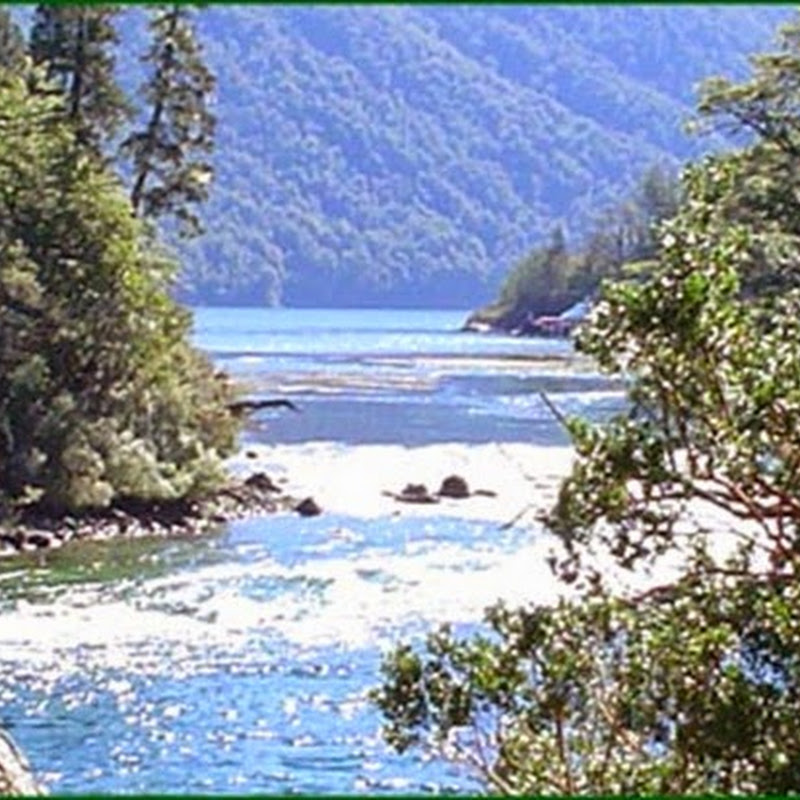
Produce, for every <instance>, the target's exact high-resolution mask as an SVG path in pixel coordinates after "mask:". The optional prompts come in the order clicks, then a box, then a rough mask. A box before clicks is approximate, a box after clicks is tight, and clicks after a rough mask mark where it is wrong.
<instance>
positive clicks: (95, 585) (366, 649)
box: [0, 309, 620, 793]
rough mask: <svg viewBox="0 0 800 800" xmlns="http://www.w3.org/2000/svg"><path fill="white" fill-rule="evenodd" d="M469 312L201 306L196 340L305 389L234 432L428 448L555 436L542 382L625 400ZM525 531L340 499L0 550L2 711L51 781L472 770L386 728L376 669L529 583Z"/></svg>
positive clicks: (207, 788) (179, 788) (403, 778)
mask: <svg viewBox="0 0 800 800" xmlns="http://www.w3.org/2000/svg"><path fill="white" fill-rule="evenodd" d="M462 320H463V315H462V314H455V313H453V312H446V313H438V312H437V313H432V312H408V311H402V312H397V311H310V310H304V311H287V310H281V311H274V310H268V311H267V310H253V309H249V310H248V309H200V310H198V312H197V315H196V329H195V340H196V342H197V343H198V344H199V345H200V346H201V347H202V348H204V349H205V350H207V351H208V352H209V353H210V354H211V355H212V357H213V358H214V360H215V361H216V362H217V363H218V364H219V366H221V367H223V368H224V369H226V370H227V371H229V372H230V373H231V374H233V375H235V376H236V378H237V379H240V380H243V381H245V383H246V384H247V386H248V390H249V392H250V393H251V394H252V395H255V396H264V397H287V398H290V399H292V400H293V402H295V403H296V404H297V405H298V406H299V407H300V408H301V412H300V413H291V412H289V411H285V410H284V411H280V412H262V413H260V414H257V415H256V417H255V418H254V420H253V421H252V424H251V425H250V426H249V427H248V430H247V431H246V433H245V435H244V446H245V447H252V446H256V445H263V444H269V445H275V444H281V443H283V444H286V445H291V446H296V445H297V443H311V445H310V446H314V443H316V442H329V443H338V444H339V445H340V446H345V447H347V448H352V450H351V451H349V452H352V453H354V454H355V453H356V452H357V448H363V447H368V446H374V445H380V444H395V445H403V446H408V447H422V446H425V450H424V452H425V453H426V454H427V455H426V458H430V457H433V458H435V456H436V448H431V447H430V445H438V444H442V446H444V443H449V444H448V447H450V449H451V451H452V447H453V443H458V446H459V447H463V448H465V452H466V451H467V450H468V449H469V448H471V447H477V446H485V445H486V443H492V442H495V443H500V446H502V444H503V443H526V444H528V445H531V446H532V447H535V448H539V449H537V450H536V451H535V452H536V453H537V454H540V455H541V457H542V458H543V459H545V460H546V459H547V453H548V449H549V448H554V447H558V446H562V447H563V445H565V444H566V439H565V436H564V432H563V431H562V430H561V428H560V426H559V425H558V423H557V422H556V421H555V420H554V419H553V417H552V414H551V413H550V411H549V410H548V408H547V406H546V404H545V403H544V401H543V400H542V398H541V396H540V394H539V393H540V392H546V393H547V395H548V397H550V398H551V399H552V400H553V402H555V403H556V404H557V405H558V407H559V408H561V409H562V410H563V411H565V412H568V413H580V414H584V415H587V416H589V417H590V418H599V417H602V416H604V415H606V414H608V413H609V412H611V411H613V410H615V409H616V408H618V407H619V404H620V395H619V391H618V387H615V386H611V385H609V384H608V383H607V382H606V381H604V380H602V379H601V378H599V377H598V376H597V375H595V374H593V373H592V372H591V371H590V370H588V369H587V368H586V365H582V364H580V363H578V362H576V361H575V360H574V358H573V357H572V353H571V347H570V345H569V343H568V342H564V341H556V340H532V339H527V340H523V339H514V338H511V337H503V336H479V335H474V334H465V333H459V332H458V331H457V329H458V326H459V324H460V323H461V321H462ZM277 452H279V450H278V451H277ZM314 452H316V451H314ZM319 452H321V453H324V452H326V451H325V450H324V449H322V450H320V451H319ZM388 452H391V451H390V450H387V453H388ZM420 452H422V451H420ZM431 454H433V455H431ZM391 467H392V465H391V464H386V465H385V468H386V470H387V474H390V473H391ZM402 477H404V476H398V480H400V478H402ZM485 477H486V480H487V481H489V482H491V479H492V475H487V476H485ZM494 477H495V479H498V476H497V475H495V476H494ZM352 478H353V481H358V475H353V476H352ZM538 535H540V532H539V531H537V529H536V528H535V526H531V525H526V526H516V527H510V528H503V527H502V526H501V525H499V524H498V523H497V521H496V520H490V519H485V520H481V519H461V518H458V517H453V516H452V515H451V516H444V515H442V516H437V515H436V514H434V515H433V516H431V515H428V516H426V517H424V518H422V517H418V516H414V515H413V514H411V515H400V516H396V515H393V514H384V515H378V516H375V515H374V514H366V513H363V512H362V511H360V510H359V508H358V507H354V508H353V510H352V512H350V513H347V514H341V513H325V514H323V515H321V516H319V517H316V518H310V519H303V518H300V517H297V516H294V515H288V514H281V515H275V516H271V517H265V518H261V519H256V520H249V521H243V522H237V523H233V524H230V525H226V526H222V527H221V528H220V529H219V530H217V531H215V532H213V533H211V534H209V535H207V536H205V537H203V538H199V539H198V538H195V539H178V540H170V541H164V540H152V539H151V540H147V539H145V540H138V541H129V542H114V543H110V544H109V543H96V544H83V545H80V546H79V547H67V548H65V549H63V550H62V551H60V552H56V553H52V554H49V555H48V556H47V557H46V558H44V559H39V558H37V557H33V556H32V557H31V558H30V559H26V560H25V561H23V562H22V563H20V562H19V561H17V562H15V563H10V562H9V563H5V564H0V611H1V612H2V616H0V722H1V723H2V724H4V725H6V726H7V727H8V728H9V729H11V731H12V732H13V734H14V736H15V738H16V739H17V740H18V741H19V743H20V744H21V745H22V747H23V749H24V750H25V751H26V752H27V754H28V755H29V757H30V759H31V761H32V762H33V764H34V765H35V768H36V770H37V772H38V774H39V775H40V776H41V777H42V778H43V779H44V781H45V782H46V783H47V784H48V785H49V787H50V789H51V790H52V791H56V792H83V793H86V792H179V793H189V792H213V793H225V792H236V793H247V792H254V793H255V792H258V793H265V792H280V793H287V792H313V793H337V792H338V793H342V792H347V793H351V792H360V791H364V792H369V793H378V792H395V793H396V792H405V793H431V792H441V791H447V792H459V791H475V790H476V788H479V787H478V785H477V784H475V783H474V782H472V779H471V778H470V777H469V776H468V775H466V774H464V773H463V772H458V771H455V770H453V769H452V768H451V767H448V766H447V765H443V764H441V763H439V762H437V761H432V760H427V759H426V758H425V757H424V756H422V755H421V754H418V753H407V754H405V755H403V756H398V755H396V754H394V753H392V752H391V751H390V750H388V749H387V747H386V746H385V745H384V744H383V742H382V741H381V739H380V735H379V726H380V719H379V716H378V714H377V712H376V711H375V709H374V708H373V707H372V706H371V705H370V704H369V702H368V700H367V692H368V691H369V689H370V688H371V687H373V686H375V685H376V684H377V683H378V682H379V679H380V676H379V666H380V659H381V653H382V652H384V651H385V650H387V649H388V648H389V647H390V646H391V645H392V644H393V643H395V642H397V641H398V640H399V639H401V638H412V639H413V638H418V637H421V636H423V635H424V634H425V632H426V631H427V630H428V629H429V628H430V626H431V625H432V624H435V623H436V622H439V621H444V620H451V621H454V622H456V623H458V624H459V626H460V627H462V628H463V629H464V630H465V631H466V630H469V629H470V628H472V627H474V626H475V625H476V624H477V623H478V622H479V620H480V615H481V610H482V609H483V608H484V607H485V606H486V605H487V604H489V603H491V602H493V601H494V600H495V599H497V598H498V597H501V596H502V597H507V598H509V599H510V600H512V601H520V602H521V601H523V600H524V599H526V597H528V596H529V592H530V591H531V590H532V587H533V585H534V584H535V583H536V582H537V580H538V579H537V575H540V574H541V571H542V566H541V564H538V563H536V564H534V563H530V562H529V561H526V560H525V555H526V553H527V551H529V549H530V547H531V545H532V542H535V540H536V537H537V536H538Z"/></svg>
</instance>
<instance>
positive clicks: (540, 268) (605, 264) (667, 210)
mask: <svg viewBox="0 0 800 800" xmlns="http://www.w3.org/2000/svg"><path fill="white" fill-rule="evenodd" d="M679 202H680V189H679V185H678V182H677V180H676V179H674V178H673V177H671V176H670V175H669V174H668V173H667V172H666V171H665V170H664V169H662V168H661V167H659V166H654V167H651V168H650V169H648V170H647V171H646V172H645V173H644V175H643V176H642V178H641V179H640V180H639V183H638V185H637V187H636V189H635V191H634V192H633V193H632V194H631V196H630V197H629V198H628V199H627V200H626V201H625V202H623V203H621V204H619V205H618V206H616V207H615V208H613V209H610V210H608V211H606V212H604V213H603V214H601V215H600V217H599V219H598V220H597V222H596V223H595V228H594V230H593V231H592V232H591V233H590V234H589V236H588V237H587V239H586V241H585V243H584V244H583V246H582V247H581V248H579V249H578V250H577V252H574V253H571V254H570V253H569V252H568V249H567V244H566V241H565V237H564V233H563V230H562V229H561V228H560V227H559V228H556V230H555V231H554V233H553V234H552V240H551V242H550V244H549V245H548V246H546V247H544V248H538V249H536V250H534V251H533V252H531V253H529V254H528V255H527V256H526V257H525V258H523V259H522V260H521V261H519V262H518V263H517V264H516V265H515V266H514V268H513V269H512V270H511V272H510V273H509V274H508V276H507V277H506V279H505V281H504V282H503V284H502V286H501V287H500V293H499V296H498V298H497V300H495V302H494V303H492V304H491V305H490V306H487V307H486V308H484V309H480V310H478V311H476V312H474V314H473V315H472V317H471V319H472V320H473V321H486V322H489V323H490V324H492V325H494V326H497V327H500V328H503V329H506V330H514V329H515V328H518V327H519V326H521V325H524V324H525V322H526V321H527V320H530V318H531V317H536V316H538V315H540V314H556V313H559V312H561V311H563V310H564V309H565V308H567V307H568V306H570V305H572V304H573V303H576V302H578V301H579V300H582V299H584V298H586V297H588V296H591V295H593V294H595V293H596V292H597V290H598V288H599V286H600V284H601V282H602V281H603V280H605V279H614V278H619V277H621V276H622V275H623V274H624V272H625V266H626V264H628V263H639V264H640V268H641V264H642V263H643V262H646V261H647V260H648V259H650V258H652V257H653V256H654V255H655V253H656V251H657V241H656V232H657V230H658V226H659V225H660V224H661V223H662V222H664V221H665V220H667V219H669V218H670V217H672V216H673V215H674V214H675V213H676V212H677V209H678V205H679ZM629 274H630V273H629Z"/></svg>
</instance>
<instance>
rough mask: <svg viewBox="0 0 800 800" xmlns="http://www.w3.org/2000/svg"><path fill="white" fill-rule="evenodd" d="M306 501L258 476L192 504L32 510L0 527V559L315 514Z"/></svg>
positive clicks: (136, 503)
mask: <svg viewBox="0 0 800 800" xmlns="http://www.w3.org/2000/svg"><path fill="white" fill-rule="evenodd" d="M310 500H311V499H310V498H305V499H304V500H298V499H297V498H293V497H290V496H288V495H286V494H284V493H283V490H282V489H281V488H280V487H279V486H276V485H275V484H274V483H273V482H272V480H271V479H270V478H269V477H268V476H267V475H265V474H264V473H263V472H257V473H254V474H251V475H250V476H249V477H247V478H245V479H244V480H235V481H234V480H232V481H231V482H230V483H229V484H228V485H227V486H225V487H223V488H222V489H219V490H217V491H215V492H213V493H211V494H209V495H207V496H205V497H198V498H192V499H184V498H181V499H177V500H162V501H142V500H128V501H121V502H118V503H116V504H115V505H114V506H112V507H110V508H104V509H91V510H87V511H84V512H82V513H73V514H67V515H62V516H54V515H52V514H48V513H46V512H45V511H42V510H41V509H38V508H36V507H35V506H34V507H29V508H27V509H25V510H23V511H21V512H19V513H18V514H17V515H16V517H15V518H14V519H12V520H8V521H5V522H0V558H2V557H13V556H18V555H21V554H23V553H35V552H47V551H50V550H54V549H57V548H59V547H62V546H63V545H65V544H67V543H68V542H72V541H80V540H91V541H103V540H107V539H113V538H119V537H124V538H138V537H143V536H159V537H166V536H187V535H199V534H201V533H203V532H205V531H207V530H209V529H210V528H213V527H214V526H215V525H221V524H223V523H225V522H230V521H233V520H237V519H246V518H249V517H254V516H261V515H264V514H273V513H275V512H278V511H296V512H297V513H299V514H307V513H309V512H311V513H319V508H318V506H316V504H313V505H312V503H313V501H311V502H309V501H310ZM315 509H316V511H315Z"/></svg>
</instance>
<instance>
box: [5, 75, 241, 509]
mask: <svg viewBox="0 0 800 800" xmlns="http://www.w3.org/2000/svg"><path fill="white" fill-rule="evenodd" d="M34 78H35V76H18V75H15V74H13V73H10V72H3V73H1V74H0V120H1V121H0V125H2V136H0V300H2V305H1V306H0V492H1V493H2V497H3V499H4V501H5V503H6V504H8V503H11V504H13V503H15V502H19V501H27V500H29V499H31V498H36V497H38V498H39V499H40V500H41V502H43V503H44V504H46V505H48V506H50V507H52V508H54V509H65V508H81V507H86V506H103V505H107V504H109V503H110V502H112V501H113V500H114V499H116V498H118V497H124V496H138V497H150V498H163V497H175V496H182V495H187V494H192V493H196V492H202V491H205V490H206V489H207V488H208V487H209V486H210V485H212V484H214V483H215V482H216V481H218V480H219V477H220V474H219V462H218V456H219V455H220V454H225V453H227V452H229V451H230V450H231V448H232V446H233V443H234V436H235V425H234V423H233V421H232V420H231V417H230V415H229V414H228V412H227V410H226V408H225V402H226V400H227V397H226V393H227V389H226V386H225V384H224V382H221V381H219V380H216V379H215V377H214V375H213V372H212V369H211V366H210V364H209V363H207V361H206V360H205V359H204V358H203V357H201V356H200V355H199V354H197V353H196V352H194V351H193V350H192V349H191V348H190V347H189V345H188V344H187V336H188V330H189V322H190V321H189V315H188V314H187V313H186V312H183V311H181V310H180V309H179V308H177V307H176V306H175V304H174V303H173V302H172V301H171V300H170V299H169V297H168V295H167V288H168V286H169V282H170V280H171V277H172V275H173V274H174V271H175V268H176V265H175V264H173V263H171V262H170V261H169V260H167V259H166V258H164V257H163V256H162V255H161V254H160V253H159V251H158V249H157V246H156V244H155V242H153V241H152V240H151V239H150V238H149V236H148V235H147V233H146V231H145V229H144V228H143V227H142V224H141V223H140V222H139V221H137V220H136V219H134V218H133V217H132V216H131V208H130V204H129V202H128V200H127V199H126V197H125V195H124V193H123V191H122V188H121V186H120V184H119V182H118V180H117V179H116V178H115V177H114V176H112V175H111V174H109V172H108V170H107V169H106V168H105V167H103V165H102V164H100V163H99V161H98V160H97V159H96V158H94V157H93V155H92V153H91V152H87V150H86V148H85V147H84V146H83V144H82V143H81V142H80V141H79V137H78V136H77V135H76V132H75V128H74V126H73V125H72V124H71V121H70V120H69V119H68V118H67V117H65V115H64V114H63V113H61V112H62V111H63V107H64V106H63V104H64V103H65V102H68V100H69V99H68V97H64V96H62V95H60V94H58V93H57V94H55V95H54V94H53V93H52V92H51V93H49V94H47V93H43V92H41V91H39V90H38V89H37V88H36V87H37V80H35V79H34ZM38 85H39V86H40V85H41V83H40V82H39V83H38ZM31 86H33V89H32V88H31Z"/></svg>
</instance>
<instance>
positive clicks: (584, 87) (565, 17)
mask: <svg viewBox="0 0 800 800" xmlns="http://www.w3.org/2000/svg"><path fill="white" fill-rule="evenodd" d="M788 16H789V10H788V9H786V8H780V7H773V8H769V7H763V6H762V7H758V8H744V7H727V8H726V7H705V8H704V7H685V6H682V7H676V8H668V7H652V6H647V7H630V6H627V7H618V8H608V7H576V8H571V7H564V6H561V7H543V6H531V7H521V6H509V7H503V6H494V7H479V6H456V7H444V6H431V7H404V6H389V7H386V6H375V7H363V6H357V7H302V6H300V7H298V6H284V7H280V6H269V7H267V6H210V7H208V8H207V9H206V10H205V12H204V13H203V14H202V15H201V17H202V20H201V23H200V28H201V32H202V34H203V36H204V41H205V44H206V48H207V54H208V59H209V62H210V63H211V65H212V67H213V69H214V71H215V72H216V74H217V77H218V85H219V101H218V106H217V109H216V111H217V115H218V119H219V123H218V130H217V142H218V144H217V153H216V169H217V185H216V187H215V194H214V197H213V200H212V202H211V203H210V204H209V205H208V207H207V208H206V210H205V213H204V216H205V222H206V227H207V230H208V235H206V236H205V237H203V239H202V240H199V241H197V242H193V243H191V244H188V245H185V246H182V247H183V250H184V255H185V256H186V258H185V261H186V267H185V271H184V274H183V280H182V284H181V291H180V293H181V295H182V297H183V298H184V299H186V300H189V301H192V302H208V303H214V302H230V303H233V302H235V303H252V304H259V303H267V302H283V303H286V304H289V305H318V306H324V305H354V306H355V305H366V304H373V305H435V306H442V305H449V306H453V307H467V306H475V305H479V304H481V303H483V302H485V301H487V300H488V299H490V298H491V297H492V296H493V295H494V294H495V292H496V290H497V288H498V286H499V284H500V282H501V280H502V278H503V276H504V274H505V273H506V272H507V270H508V269H509V267H510V266H511V265H512V264H513V263H514V262H515V261H517V260H518V259H519V258H520V257H521V256H523V255H525V254H526V253H527V252H529V251H530V250H531V249H532V248H533V247H535V246H538V245H542V244H544V243H545V242H546V240H547V239H548V237H549V235H550V231H551V230H552V229H553V227H554V225H555V224H559V223H560V224H562V225H563V227H564V230H565V231H566V232H567V234H568V235H569V237H570V240H575V239H576V237H580V235H581V233H583V232H584V231H586V230H587V229H588V228H589V227H590V226H591V222H592V218H593V216H594V215H595V214H596V213H597V212H599V211H600V210H601V209H602V208H604V207H607V206H608V205H609V204H611V203H613V202H615V201H616V200H618V199H619V198H621V197H623V196H624V195H625V194H627V193H628V192H629V191H630V190H631V187H632V186H633V185H634V184H635V182H636V180H637V179H638V178H639V176H640V175H641V174H642V173H643V172H644V171H645V169H646V168H647V167H648V166H650V165H652V164H654V163H657V164H661V165H664V166H674V165H676V164H677V163H678V162H679V161H683V160H684V159H686V158H688V157H690V156H693V155H696V154H697V153H698V151H699V149H701V148H707V147H709V146H710V145H711V144H712V143H711V142H709V141H708V140H704V141H697V140H693V139H691V138H690V137H688V136H686V135H685V134H684V133H683V131H682V126H683V123H684V122H685V121H686V119H687V118H688V117H689V116H690V114H691V107H692V103H693V87H694V84H695V83H696V82H697V81H698V80H700V79H701V78H702V77H706V76H708V75H710V74H712V75H713V74H717V73H725V74H731V75H733V76H737V75H741V74H743V72H744V70H745V67H746V55H747V54H748V53H750V52H753V51H756V50H759V49H764V48H765V47H766V46H768V44H769V43H770V41H771V38H772V33H773V31H774V29H775V26H776V23H778V22H779V21H781V20H782V19H784V18H786V17H788Z"/></svg>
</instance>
